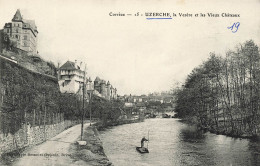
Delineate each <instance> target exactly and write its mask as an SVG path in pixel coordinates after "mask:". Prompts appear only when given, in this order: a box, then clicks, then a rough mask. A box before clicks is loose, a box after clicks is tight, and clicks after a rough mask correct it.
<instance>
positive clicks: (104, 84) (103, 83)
mask: <svg viewBox="0 0 260 166" xmlns="http://www.w3.org/2000/svg"><path fill="white" fill-rule="evenodd" d="M100 87H101V92H100V93H101V95H102V96H104V97H106V96H107V90H106V81H105V80H102V81H101V83H100Z"/></svg>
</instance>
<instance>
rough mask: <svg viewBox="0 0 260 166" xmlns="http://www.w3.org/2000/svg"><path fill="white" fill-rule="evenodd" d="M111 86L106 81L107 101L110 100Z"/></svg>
mask: <svg viewBox="0 0 260 166" xmlns="http://www.w3.org/2000/svg"><path fill="white" fill-rule="evenodd" d="M110 88H111V85H110V82H109V81H107V99H108V100H110V99H111V89H110Z"/></svg>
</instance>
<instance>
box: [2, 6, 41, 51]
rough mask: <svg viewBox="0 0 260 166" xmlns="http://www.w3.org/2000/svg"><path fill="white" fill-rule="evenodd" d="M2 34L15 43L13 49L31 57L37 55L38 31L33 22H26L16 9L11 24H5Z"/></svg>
mask: <svg viewBox="0 0 260 166" xmlns="http://www.w3.org/2000/svg"><path fill="white" fill-rule="evenodd" d="M4 33H6V34H7V35H8V37H9V38H10V40H11V41H12V42H14V43H15V47H16V48H18V49H21V50H24V51H26V52H28V53H30V54H32V55H34V54H37V36H38V30H37V26H36V25H35V22H34V20H26V19H24V18H23V17H22V15H21V12H20V10H19V9H17V11H16V13H15V15H14V17H13V19H12V22H9V23H6V24H5V26H4Z"/></svg>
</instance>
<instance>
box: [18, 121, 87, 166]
mask: <svg viewBox="0 0 260 166" xmlns="http://www.w3.org/2000/svg"><path fill="white" fill-rule="evenodd" d="M87 126H89V123H87V124H85V125H84V129H85V128H86V127H87ZM80 129H81V125H80V124H79V125H76V126H73V127H71V128H69V129H67V130H65V131H63V132H62V133H60V134H58V135H57V136H55V137H53V138H51V139H50V140H48V141H46V142H44V143H42V144H40V145H37V146H34V147H32V148H29V149H27V150H25V151H24V152H23V155H24V156H23V157H21V158H19V159H18V160H17V161H15V162H14V163H13V165H14V166H57V165H58V166H61V165H62V166H68V165H86V163H84V162H83V161H74V160H73V159H72V158H71V157H70V156H69V155H70V154H72V152H70V145H71V144H72V143H75V141H77V139H78V138H79V136H80V131H81V130H80Z"/></svg>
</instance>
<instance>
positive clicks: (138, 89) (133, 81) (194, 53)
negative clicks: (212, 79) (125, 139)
mask: <svg viewBox="0 0 260 166" xmlns="http://www.w3.org/2000/svg"><path fill="white" fill-rule="evenodd" d="M17 9H20V11H21V14H22V15H23V18H25V19H33V20H35V22H36V25H37V27H38V31H39V34H38V51H39V54H40V56H41V57H43V58H44V59H45V60H48V61H53V62H54V63H55V64H56V65H57V64H58V63H60V64H64V63H65V62H66V61H67V60H70V61H75V60H77V61H82V62H85V63H86V64H87V73H88V76H90V77H91V78H92V80H94V79H95V77H96V76H99V77H100V78H102V79H105V80H109V81H110V83H111V84H112V85H113V87H115V88H117V90H118V93H119V94H120V95H124V94H132V95H133V94H135V95H141V94H148V93H152V92H160V91H168V90H170V89H171V88H172V87H174V83H175V82H184V81H185V78H186V77H187V75H188V74H189V73H190V72H191V71H192V69H194V68H195V67H197V66H198V65H200V64H201V63H203V61H206V60H207V58H208V57H209V53H210V52H215V53H216V54H220V55H222V56H223V55H224V54H225V52H226V51H227V50H229V49H234V48H235V46H236V45H237V44H239V43H244V42H245V41H246V40H250V39H253V40H254V41H255V43H256V44H257V45H258V46H260V17H259V16H260V0H242V1H239V0H230V1H227V0H225V1H224V0H211V1H208V0H196V1H195V0H187V1H185V0H176V1H170V0H150V1H144V0H143V1H137V0H132V1H126V0H120V1H119V0H106V1H105V0H89V1H85V0H19V1H18V0H16V1H15V0H0V27H3V26H4V24H5V23H7V22H10V21H11V19H12V18H13V15H14V14H15V12H16V10H17ZM110 12H112V13H121V14H123V13H125V14H126V13H131V14H132V16H125V17H123V16H109V13H110ZM137 12H139V14H144V13H146V12H168V13H171V15H172V13H176V14H177V17H172V19H164V20H162V19H161V20H160V19H154V20H148V19H146V18H147V17H145V16H139V17H135V16H133V15H134V14H136V13H137ZM179 13H184V14H186V13H190V14H193V17H179V16H178V14H179ZM196 13H198V14H200V13H205V14H207V13H215V14H221V13H231V14H240V17H221V16H220V17H208V16H206V17H195V16H194V14H196ZM237 22H239V23H240V26H239V28H238V30H237V32H236V33H232V31H231V30H230V29H228V28H227V27H230V26H232V25H233V24H234V23H237Z"/></svg>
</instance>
